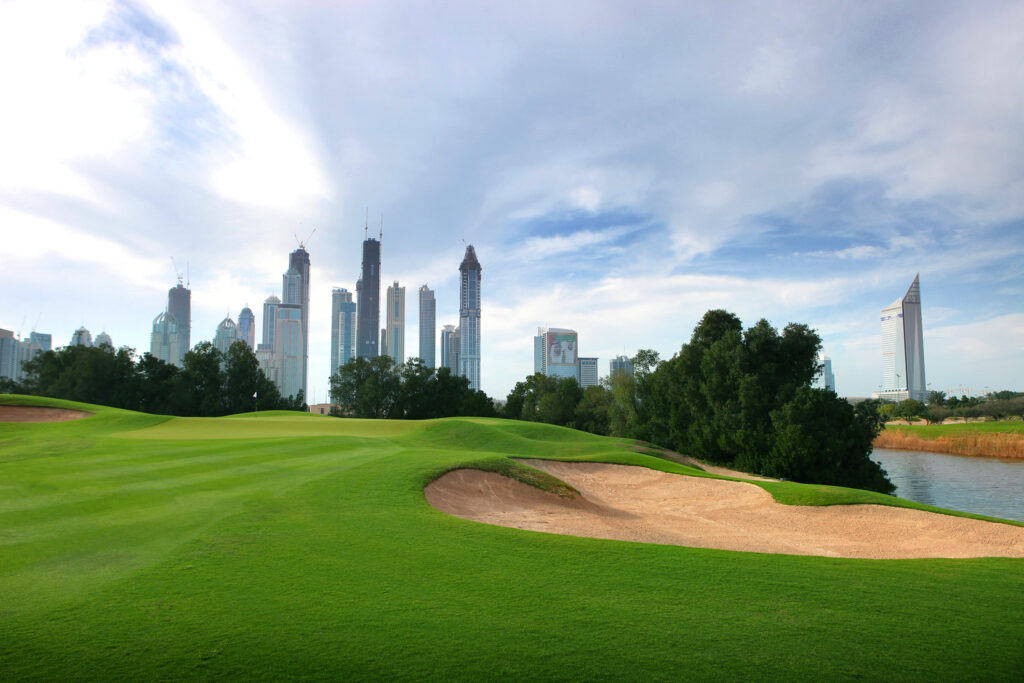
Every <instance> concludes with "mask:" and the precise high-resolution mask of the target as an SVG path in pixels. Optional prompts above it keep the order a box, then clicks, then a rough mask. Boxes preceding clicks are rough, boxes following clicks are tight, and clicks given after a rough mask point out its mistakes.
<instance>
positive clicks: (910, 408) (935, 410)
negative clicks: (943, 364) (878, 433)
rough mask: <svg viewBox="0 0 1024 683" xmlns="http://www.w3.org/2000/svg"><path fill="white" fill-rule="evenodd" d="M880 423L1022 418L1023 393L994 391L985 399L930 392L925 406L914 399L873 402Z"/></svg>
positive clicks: (982, 397)
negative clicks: (956, 418) (947, 419)
mask: <svg viewBox="0 0 1024 683" xmlns="http://www.w3.org/2000/svg"><path fill="white" fill-rule="evenodd" d="M876 403H877V404H878V405H877V409H878V413H879V415H881V416H882V419H883V420H886V421H889V420H893V419H905V420H917V419H922V420H926V421H928V422H929V423H931V424H938V423H940V422H942V421H943V420H945V419H946V418H949V417H960V418H978V417H984V418H990V419H993V420H1004V419H1006V418H1016V417H1024V393H1022V392H1019V391H996V392H992V393H990V394H987V395H985V396H966V395H964V396H961V397H960V398H957V397H956V396H950V397H947V396H946V392H944V391H933V392H932V394H931V399H930V400H929V401H928V403H927V404H925V403H923V402H921V401H918V400H916V399H912V398H910V399H906V400H904V401H900V402H899V403H881V402H876Z"/></svg>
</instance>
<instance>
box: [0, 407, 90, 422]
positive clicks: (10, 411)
mask: <svg viewBox="0 0 1024 683" xmlns="http://www.w3.org/2000/svg"><path fill="white" fill-rule="evenodd" d="M90 415H92V413H87V412H85V411H84V410H69V409H67V408H47V407H45V406H4V405H0V422H67V421H69V420H81V419H82V418H83V417H89V416H90Z"/></svg>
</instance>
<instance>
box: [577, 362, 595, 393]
mask: <svg viewBox="0 0 1024 683" xmlns="http://www.w3.org/2000/svg"><path fill="white" fill-rule="evenodd" d="M579 365H580V371H579V372H580V375H579V383H580V387H581V388H583V389H586V388H587V387H596V386H597V382H598V377H597V358H583V357H581V358H580V360H579Z"/></svg>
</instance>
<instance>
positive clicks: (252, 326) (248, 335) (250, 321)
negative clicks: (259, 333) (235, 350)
mask: <svg viewBox="0 0 1024 683" xmlns="http://www.w3.org/2000/svg"><path fill="white" fill-rule="evenodd" d="M238 338H239V339H241V340H242V341H244V342H245V343H246V344H248V345H249V348H250V349H253V350H254V351H255V350H256V316H255V315H253V313H252V309H251V308H249V307H248V306H246V307H245V308H243V309H242V312H241V313H239V314H238Z"/></svg>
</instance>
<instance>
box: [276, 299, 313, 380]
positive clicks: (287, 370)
mask: <svg viewBox="0 0 1024 683" xmlns="http://www.w3.org/2000/svg"><path fill="white" fill-rule="evenodd" d="M302 314H303V307H302V304H289V303H282V304H280V305H279V306H278V307H277V329H276V330H275V332H274V344H275V346H274V359H273V364H274V365H275V366H276V370H277V380H276V381H275V384H277V388H278V391H280V392H281V395H282V396H285V397H288V396H295V395H297V394H298V393H299V391H300V390H301V391H302V393H303V395H305V393H306V390H305V388H304V387H303V386H302V380H303V373H304V372H305V362H304V355H303V354H304V353H305V351H306V345H305V343H304V341H303V339H302V334H303V324H302ZM307 400H308V399H307Z"/></svg>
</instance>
